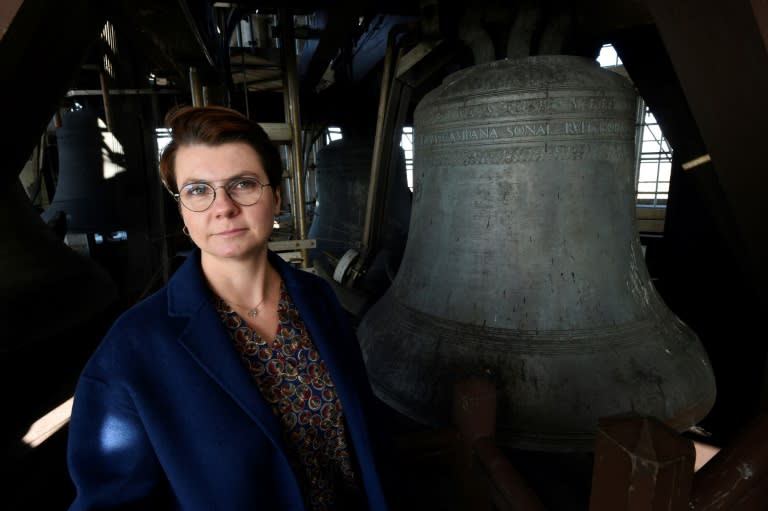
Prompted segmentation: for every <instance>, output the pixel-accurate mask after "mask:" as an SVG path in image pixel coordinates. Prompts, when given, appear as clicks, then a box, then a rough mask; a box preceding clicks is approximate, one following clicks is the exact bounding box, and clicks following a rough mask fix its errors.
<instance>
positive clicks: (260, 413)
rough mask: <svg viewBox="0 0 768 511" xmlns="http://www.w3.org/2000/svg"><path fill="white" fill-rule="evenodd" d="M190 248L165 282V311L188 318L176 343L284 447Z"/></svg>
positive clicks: (273, 440)
mask: <svg viewBox="0 0 768 511" xmlns="http://www.w3.org/2000/svg"><path fill="white" fill-rule="evenodd" d="M209 293H210V292H209V290H208V288H207V286H206V284H205V282H204V280H203V276H202V272H201V270H200V252H199V250H194V251H193V252H192V253H191V254H190V255H189V257H188V258H187V260H186V261H185V262H184V264H183V265H182V266H181V267H179V269H178V270H177V271H176V273H175V274H174V276H173V278H172V279H171V280H170V281H169V282H168V312H169V314H170V315H171V316H177V317H185V318H188V321H187V323H186V327H185V328H184V329H183V330H182V331H181V333H180V334H179V336H178V342H179V343H180V344H181V345H182V346H183V347H184V348H185V349H186V350H187V352H189V354H190V355H191V356H192V358H193V359H194V360H195V361H196V362H197V363H198V364H199V365H200V367H201V368H202V369H203V370H204V371H205V372H206V373H208V374H209V375H210V376H211V378H212V379H213V380H214V381H215V382H216V383H218V384H219V385H220V386H221V387H222V388H223V389H224V390H225V391H226V392H227V393H228V394H229V395H230V396H231V397H232V398H233V399H234V400H235V402H236V403H238V404H239V405H240V407H241V408H242V409H243V410H244V411H245V412H246V413H247V414H248V415H249V416H250V417H251V418H252V419H253V420H254V421H255V422H256V423H257V424H258V425H259V427H260V428H261V429H262V430H263V431H264V433H265V434H266V435H267V436H268V437H269V438H270V439H271V441H272V443H273V444H274V445H275V446H277V447H278V448H279V449H281V450H284V443H283V440H282V432H281V430H280V424H279V422H278V420H277V418H276V417H275V414H274V413H273V412H272V409H271V408H270V406H269V404H268V403H267V401H266V400H265V399H264V398H263V397H262V395H261V393H260V392H259V391H258V388H257V387H256V384H255V383H254V382H253V380H252V379H251V377H250V375H249V374H248V371H246V370H245V368H244V367H243V364H242V362H241V360H240V358H239V355H238V354H237V352H236V351H235V349H234V348H233V347H232V341H231V340H230V338H229V336H228V335H227V333H226V330H225V329H224V325H223V324H222V322H221V319H219V316H218V314H217V313H216V310H215V309H214V307H212V306H211V305H210V302H209Z"/></svg>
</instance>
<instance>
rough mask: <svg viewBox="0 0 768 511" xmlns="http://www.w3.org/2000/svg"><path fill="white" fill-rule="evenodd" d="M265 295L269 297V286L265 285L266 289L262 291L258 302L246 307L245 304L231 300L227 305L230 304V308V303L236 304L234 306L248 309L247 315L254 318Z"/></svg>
mask: <svg viewBox="0 0 768 511" xmlns="http://www.w3.org/2000/svg"><path fill="white" fill-rule="evenodd" d="M267 297H269V286H267V290H266V292H265V293H264V296H263V297H262V298H261V301H260V302H259V303H257V304H256V305H254V306H253V307H248V306H246V305H241V304H239V303H235V302H231V303H230V304H229V305H230V308H231V307H232V305H236V306H238V307H240V308H241V309H248V312H247V313H246V314H247V315H248V317H250V318H254V319H255V318H256V316H258V315H259V307H261V304H262V303H264V300H266V299H267ZM227 303H229V302H227Z"/></svg>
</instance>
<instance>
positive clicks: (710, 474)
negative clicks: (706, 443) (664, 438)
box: [690, 413, 768, 511]
mask: <svg viewBox="0 0 768 511" xmlns="http://www.w3.org/2000/svg"><path fill="white" fill-rule="evenodd" d="M766 431H768V413H763V414H761V415H758V416H757V417H756V418H755V419H753V420H752V421H751V422H750V423H749V424H747V425H746V426H745V428H744V429H743V430H742V431H741V432H739V433H738V434H737V435H736V437H735V438H734V439H733V440H732V441H730V442H729V443H728V445H726V446H724V447H723V448H721V449H720V451H719V452H718V453H717V454H716V455H715V456H714V457H713V458H712V459H711V460H709V462H708V463H707V464H706V465H704V466H703V467H701V469H700V470H699V471H698V472H697V473H696V475H695V476H694V479H693V489H692V491H691V507H690V509H691V510H693V511H730V510H738V511H764V510H765V509H768V442H766V441H765V433H766Z"/></svg>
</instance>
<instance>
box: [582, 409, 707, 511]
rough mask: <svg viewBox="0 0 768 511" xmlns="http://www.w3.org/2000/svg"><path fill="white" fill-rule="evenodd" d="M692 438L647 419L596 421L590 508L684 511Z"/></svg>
mask: <svg viewBox="0 0 768 511" xmlns="http://www.w3.org/2000/svg"><path fill="white" fill-rule="evenodd" d="M695 458H696V453H695V449H694V447H693V442H692V441H690V440H688V439H686V438H684V437H682V436H681V435H680V434H679V433H677V431H675V430H673V429H672V428H670V427H668V426H666V425H665V424H663V423H662V422H661V421H659V420H658V419H656V418H653V417H641V416H636V415H620V416H612V417H606V418H603V419H601V420H600V421H599V424H598V433H597V440H596V443H595V461H594V466H593V471H592V493H591V495H590V504H589V510H590V511H662V510H663V511H688V500H689V497H690V490H691V485H692V481H693V467H694V461H695Z"/></svg>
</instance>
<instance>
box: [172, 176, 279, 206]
mask: <svg viewBox="0 0 768 511" xmlns="http://www.w3.org/2000/svg"><path fill="white" fill-rule="evenodd" d="M265 186H270V185H269V184H266V185H265V184H262V183H261V181H259V180H258V179H256V178H254V177H236V178H234V179H232V180H231V181H229V182H228V183H227V184H225V185H221V186H213V185H210V184H208V183H189V184H187V185H184V186H183V187H182V188H181V190H179V193H174V194H173V198H174V199H176V200H177V201H178V202H180V203H181V205H182V206H184V207H185V208H187V209H188V210H190V211H194V212H196V213H201V212H203V211H205V210H206V209H208V208H210V207H211V206H212V205H213V202H214V201H215V200H216V190H217V189H218V188H224V192H226V194H227V197H229V198H230V199H231V200H232V202H234V203H235V204H237V205H239V206H253V205H254V204H256V203H257V202H259V199H261V196H262V194H263V193H264V187H265Z"/></svg>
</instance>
